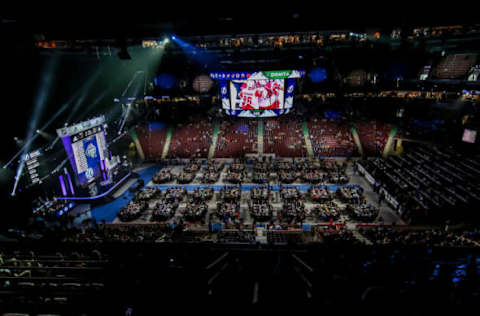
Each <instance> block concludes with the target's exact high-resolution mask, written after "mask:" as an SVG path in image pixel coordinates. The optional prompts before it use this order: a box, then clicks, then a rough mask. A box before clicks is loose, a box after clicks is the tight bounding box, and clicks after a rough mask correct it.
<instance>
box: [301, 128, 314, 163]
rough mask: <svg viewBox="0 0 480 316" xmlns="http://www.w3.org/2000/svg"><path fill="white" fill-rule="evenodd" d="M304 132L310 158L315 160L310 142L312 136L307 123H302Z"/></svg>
mask: <svg viewBox="0 0 480 316" xmlns="http://www.w3.org/2000/svg"><path fill="white" fill-rule="evenodd" d="M302 130H303V139H305V146H306V147H307V153H308V157H310V158H313V157H314V156H315V155H314V153H313V148H312V142H311V140H310V134H309V133H308V125H307V122H303V123H302Z"/></svg>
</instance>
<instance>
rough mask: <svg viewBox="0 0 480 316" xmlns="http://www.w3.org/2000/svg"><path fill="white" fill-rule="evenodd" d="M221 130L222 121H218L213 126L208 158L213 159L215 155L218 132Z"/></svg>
mask: <svg viewBox="0 0 480 316" xmlns="http://www.w3.org/2000/svg"><path fill="white" fill-rule="evenodd" d="M219 131H220V123H218V122H216V123H215V126H214V127H213V135H212V144H211V145H210V149H209V150H208V159H212V158H213V157H214V156H215V148H217V140H218V132H219Z"/></svg>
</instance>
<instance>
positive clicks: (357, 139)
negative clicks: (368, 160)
mask: <svg viewBox="0 0 480 316" xmlns="http://www.w3.org/2000/svg"><path fill="white" fill-rule="evenodd" d="M352 136H353V141H354V142H355V145H356V146H357V149H358V152H359V153H360V155H361V156H363V147H362V142H360V137H358V133H357V129H356V128H355V127H352Z"/></svg>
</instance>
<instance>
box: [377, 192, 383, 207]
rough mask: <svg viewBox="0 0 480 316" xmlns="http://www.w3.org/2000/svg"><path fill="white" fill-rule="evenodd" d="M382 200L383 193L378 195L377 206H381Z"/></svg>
mask: <svg viewBox="0 0 480 316" xmlns="http://www.w3.org/2000/svg"><path fill="white" fill-rule="evenodd" d="M383 199H384V196H383V192H381V193H380V194H379V195H378V206H381V205H382V202H383Z"/></svg>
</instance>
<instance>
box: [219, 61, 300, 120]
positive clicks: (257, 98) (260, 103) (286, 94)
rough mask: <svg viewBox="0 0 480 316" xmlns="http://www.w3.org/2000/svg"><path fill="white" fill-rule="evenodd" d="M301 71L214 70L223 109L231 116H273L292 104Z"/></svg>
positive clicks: (289, 107) (287, 110) (286, 111)
mask: <svg viewBox="0 0 480 316" xmlns="http://www.w3.org/2000/svg"><path fill="white" fill-rule="evenodd" d="M304 75H305V72H304V71H302V70H277V71H259V72H253V73H251V72H220V73H211V74H210V77H211V78H212V79H216V80H219V83H220V93H221V96H222V108H223V109H224V110H225V112H226V113H227V114H229V115H232V116H239V117H272V116H278V115H281V114H286V113H288V112H289V111H290V110H291V109H292V107H293V95H294V92H295V80H296V79H297V78H301V77H303V76H304Z"/></svg>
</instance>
